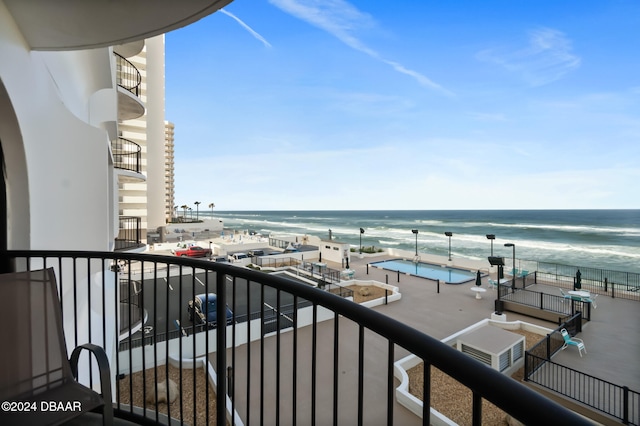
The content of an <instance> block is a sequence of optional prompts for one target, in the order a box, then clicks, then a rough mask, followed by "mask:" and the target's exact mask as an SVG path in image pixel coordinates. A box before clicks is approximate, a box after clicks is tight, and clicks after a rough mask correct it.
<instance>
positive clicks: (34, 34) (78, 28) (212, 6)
mask: <svg viewBox="0 0 640 426" xmlns="http://www.w3.org/2000/svg"><path fill="white" fill-rule="evenodd" d="M231 1H232V0H4V3H5V5H6V7H7V9H8V10H9V12H10V13H11V14H12V16H13V18H14V19H15V21H16V23H17V25H18V27H19V28H20V31H21V32H22V34H23V35H24V37H25V39H26V41H27V43H29V45H30V46H31V48H32V49H34V50H77V49H91V48H97V47H105V46H113V45H117V44H124V43H129V42H132V41H136V40H142V39H145V38H149V37H153V36H156V35H158V34H162V33H166V32H169V31H171V30H175V29H177V28H181V27H184V26H185V25H188V24H191V23H193V22H195V21H197V20H199V19H201V18H204V17H205V16H208V15H210V14H212V13H214V12H215V11H217V10H218V9H220V8H222V7H224V6H226V5H227V4H229V3H231Z"/></svg>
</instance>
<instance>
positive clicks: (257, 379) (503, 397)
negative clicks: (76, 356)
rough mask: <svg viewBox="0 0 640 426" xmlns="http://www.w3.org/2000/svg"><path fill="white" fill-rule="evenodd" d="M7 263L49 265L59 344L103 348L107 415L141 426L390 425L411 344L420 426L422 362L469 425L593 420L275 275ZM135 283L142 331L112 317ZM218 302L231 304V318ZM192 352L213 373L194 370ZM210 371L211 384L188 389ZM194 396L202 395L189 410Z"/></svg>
mask: <svg viewBox="0 0 640 426" xmlns="http://www.w3.org/2000/svg"><path fill="white" fill-rule="evenodd" d="M8 259H9V260H10V261H11V265H12V268H13V269H14V270H16V271H22V270H30V269H39V268H43V267H53V268H54V269H55V270H56V277H57V279H58V284H59V286H60V297H61V305H62V308H63V316H64V318H63V320H64V324H65V333H66V341H67V344H68V345H69V346H70V347H74V346H76V345H77V344H79V343H85V342H87V341H91V342H93V343H96V344H98V345H100V346H103V347H105V348H107V351H108V353H111V354H113V356H112V360H111V369H112V374H113V375H114V377H116V378H118V383H117V386H116V392H115V396H114V398H115V401H114V406H115V409H116V413H117V414H118V415H121V416H124V417H127V418H130V419H134V420H136V421H138V422H144V421H149V420H151V421H154V422H158V421H166V417H165V416H167V417H169V418H173V419H176V420H177V421H178V422H180V423H190V424H204V423H211V424H218V425H222V424H231V425H234V424H238V423H239V422H240V421H242V422H243V423H244V424H281V423H286V424H316V423H317V424H358V425H362V424H382V423H386V424H388V425H391V424H394V418H395V416H394V409H395V398H394V394H395V393H394V390H395V389H394V388H395V384H394V371H393V364H394V362H395V360H396V353H399V352H405V351H408V352H409V353H413V354H416V355H417V356H418V357H420V358H421V359H422V360H423V361H424V365H425V366H426V368H425V369H424V371H425V373H424V387H423V398H424V401H425V403H424V404H423V406H424V407H425V408H424V409H423V413H422V415H423V420H422V422H423V424H425V425H428V424H429V422H430V421H429V419H430V416H429V406H430V403H429V402H430V394H431V391H432V384H431V380H430V371H431V367H436V368H438V369H439V370H441V371H442V372H444V373H445V374H447V375H449V376H450V377H452V378H453V379H454V380H456V381H458V382H459V383H461V384H462V385H463V386H465V387H466V388H468V389H469V390H470V395H471V397H470V399H471V402H470V403H469V405H468V408H467V409H468V410H469V411H470V412H471V414H472V418H473V424H474V425H480V424H481V422H482V400H483V399H486V400H488V401H490V402H492V403H493V404H494V405H496V406H497V407H499V408H500V409H502V410H503V411H505V412H506V413H508V414H510V415H511V416H513V417H514V418H516V419H518V420H520V421H521V422H523V423H525V424H563V425H574V424H576V425H577V424H589V423H588V422H587V421H586V420H585V419H584V418H582V417H580V416H578V415H576V414H575V413H574V412H572V411H569V410H567V409H565V408H564V407H562V406H560V405H558V404H557V403H555V402H553V401H551V400H549V399H547V398H545V397H543V396H542V395H540V394H538V393H536V392H534V391H533V390H531V389H529V388H527V387H526V386H524V385H522V384H520V383H518V382H516V381H515V380H513V379H511V378H509V377H507V376H505V375H503V374H501V373H499V372H497V371H495V370H493V369H491V368H489V367H487V366H485V365H483V364H482V363H479V362H478V361H476V360H474V359H472V358H470V357H468V356H467V355H465V354H463V353H461V352H459V351H457V350H455V349H454V348H452V347H450V346H448V345H445V344H443V343H442V342H440V341H438V340H436V339H434V338H432V337H430V336H427V335H425V334H423V333H422V332H419V331H417V330H415V329H413V328H411V327H408V326H407V325H405V324H403V323H400V322H398V321H396V320H394V319H393V318H389V317H387V316H384V315H382V314H380V313H379V312H376V311H375V310H372V309H369V308H365V307H363V306H360V305H358V304H356V303H354V302H352V301H350V300H348V299H344V298H342V297H339V296H336V295H334V294H331V293H330V292H328V291H322V290H319V289H317V288H315V287H313V286H310V285H306V284H302V283H300V282H296V281H294V280H291V279H288V278H284V277H282V276H278V275H273V274H266V273H263V272H259V271H254V270H251V269H247V268H239V267H235V266H233V265H229V264H225V263H215V262H209V261H207V260H200V259H188V258H177V257H167V256H158V255H145V254H136V253H107V252H105V253H102V252H100V253H98V252H53V251H9V252H8ZM114 264H116V265H117V264H120V265H123V267H122V268H113V265H114ZM133 281H136V282H139V283H140V287H139V293H138V294H139V295H140V297H139V299H138V300H137V303H139V304H140V308H141V309H142V310H143V311H144V312H145V315H146V316H147V317H148V318H149V319H148V322H147V323H146V324H145V327H143V328H142V329H140V330H137V329H136V328H135V327H134V324H133V323H132V320H131V319H127V320H126V321H129V323H127V324H122V321H123V319H122V318H125V317H121V316H120V315H119V314H118V310H119V309H122V305H121V303H120V302H121V301H123V300H131V296H132V295H131V294H127V295H126V296H124V295H122V294H118V293H121V292H123V291H127V292H128V293H131V292H135V289H136V286H134V285H126V284H122V283H123V282H133ZM123 289H126V290H123ZM201 293H216V295H217V302H216V307H217V313H216V315H215V317H213V318H209V320H212V321H214V322H216V323H217V324H225V323H228V324H229V325H228V326H226V327H215V328H208V327H206V326H205V327H203V326H199V325H196V324H194V323H193V322H191V321H190V320H189V317H188V316H189V313H188V312H187V309H186V307H187V305H188V301H189V300H193V299H194V296H195V295H196V294H201ZM18 302H19V301H16V303H18ZM225 306H228V307H229V308H230V310H231V311H232V312H233V313H232V314H231V316H230V317H227V312H226V310H225V309H224V307H225ZM123 328H124V329H126V330H127V331H128V332H127V333H125V336H124V337H123V340H121V341H119V342H115V338H114V337H113V336H114V335H117V334H116V330H120V329H123ZM206 329H208V330H206ZM162 335H164V336H165V339H162V338H161V336H162ZM136 340H137V342H138V343H136V344H133V343H134V341H136ZM220 348H226V350H220ZM202 357H206V358H202ZM202 359H204V360H206V361H208V362H209V365H210V367H209V368H208V369H206V368H205V369H204V370H203V369H196V368H194V365H195V364H197V363H199V362H201V360H202ZM6 368H10V366H6ZM174 368H177V369H178V371H179V373H178V375H177V376H174V378H175V380H176V381H177V382H178V383H177V386H178V392H177V394H178V402H176V403H174V404H170V405H166V404H165V405H163V404H160V405H159V407H164V408H162V409H160V408H157V407H156V405H155V404H152V403H150V402H147V399H148V397H149V395H153V394H158V385H157V383H158V382H161V381H163V380H164V377H166V376H169V374H170V370H172V369H174ZM207 371H209V372H210V374H211V376H210V377H209V379H210V380H209V382H210V383H216V385H214V386H211V387H210V386H206V385H204V384H197V383H198V380H200V379H201V378H202V377H207ZM143 372H144V374H143ZM188 379H191V381H190V382H188V383H189V384H187V380H188ZM204 383H206V380H205V381H204ZM132 397H139V399H135V398H134V399H132ZM199 398H200V399H204V400H205V401H204V403H203V404H202V405H198V407H199V408H197V409H196V408H195V407H196V404H197V403H199V402H198V399H199ZM210 402H215V406H216V407H217V408H215V414H214V412H213V408H210V404H209V403H210ZM190 407H191V408H190ZM225 407H226V409H227V410H225ZM227 412H229V413H236V414H235V415H228V414H227ZM199 416H202V418H200V417H199ZM163 419H164V420H163Z"/></svg>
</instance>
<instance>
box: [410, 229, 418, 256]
mask: <svg viewBox="0 0 640 426" xmlns="http://www.w3.org/2000/svg"><path fill="white" fill-rule="evenodd" d="M411 232H413V233H414V234H416V257H418V230H417V229H412V230H411Z"/></svg>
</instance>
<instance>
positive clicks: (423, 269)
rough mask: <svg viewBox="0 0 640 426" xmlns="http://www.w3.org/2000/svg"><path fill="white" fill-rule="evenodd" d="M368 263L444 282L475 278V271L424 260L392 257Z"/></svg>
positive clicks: (457, 281) (457, 282)
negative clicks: (433, 263)
mask: <svg viewBox="0 0 640 426" xmlns="http://www.w3.org/2000/svg"><path fill="white" fill-rule="evenodd" d="M370 265H371V266H375V267H377V268H382V269H387V270H389V271H400V272H402V273H404V274H411V275H415V276H418V277H421V278H427V279H430V280H434V281H435V280H440V281H444V282H445V283H446V284H464V283H466V282H469V281H473V280H475V279H476V272H471V271H467V270H465V269H458V268H450V267H448V266H440V265H432V264H430V263H424V262H417V263H416V262H413V261H411V260H400V259H392V260H384V261H382V262H374V263H370Z"/></svg>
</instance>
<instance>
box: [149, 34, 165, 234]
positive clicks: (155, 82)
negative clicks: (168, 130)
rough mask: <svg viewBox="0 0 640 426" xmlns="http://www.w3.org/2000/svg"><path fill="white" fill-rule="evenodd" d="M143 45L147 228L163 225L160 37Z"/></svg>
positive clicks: (161, 47) (162, 77)
mask: <svg viewBox="0 0 640 426" xmlns="http://www.w3.org/2000/svg"><path fill="white" fill-rule="evenodd" d="M146 44H147V228H148V229H152V230H155V229H156V228H158V227H159V226H164V225H165V224H166V218H165V185H164V182H165V178H164V151H165V143H164V140H165V127H164V109H165V108H164V107H165V103H164V98H165V87H164V81H165V78H164V77H165V76H164V36H158V37H154V38H152V39H148V40H147V41H146Z"/></svg>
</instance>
